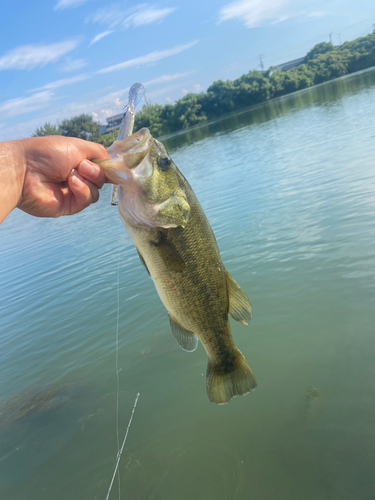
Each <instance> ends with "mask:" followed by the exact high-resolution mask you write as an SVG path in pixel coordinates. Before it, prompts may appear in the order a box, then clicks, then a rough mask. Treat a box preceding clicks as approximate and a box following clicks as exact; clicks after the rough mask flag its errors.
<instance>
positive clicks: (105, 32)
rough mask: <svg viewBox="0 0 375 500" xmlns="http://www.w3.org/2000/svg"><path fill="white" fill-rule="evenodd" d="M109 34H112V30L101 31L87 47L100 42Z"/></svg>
mask: <svg viewBox="0 0 375 500" xmlns="http://www.w3.org/2000/svg"><path fill="white" fill-rule="evenodd" d="M111 33H113V30H107V31H103V32H102V33H99V35H96V36H94V38H93V39H92V40H91V42H90V45H89V47H91V45H93V44H94V43H96V42H99V40H101V39H102V38H104V37H105V36H108V35H110V34H111Z"/></svg>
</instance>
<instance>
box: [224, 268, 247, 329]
mask: <svg viewBox="0 0 375 500" xmlns="http://www.w3.org/2000/svg"><path fill="white" fill-rule="evenodd" d="M225 276H226V278H227V288H228V297H229V311H228V312H229V314H230V315H231V316H232V318H233V319H235V320H236V321H239V322H240V323H242V324H243V325H247V324H248V323H249V321H250V319H251V313H252V307H251V304H250V301H249V299H248V298H247V296H246V294H245V292H244V291H243V290H242V289H241V287H240V286H239V285H238V284H237V283H236V282H235V281H234V279H233V278H232V276H231V275H230V274H229V273H228V271H225Z"/></svg>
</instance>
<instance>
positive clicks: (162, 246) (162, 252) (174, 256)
mask: <svg viewBox="0 0 375 500" xmlns="http://www.w3.org/2000/svg"><path fill="white" fill-rule="evenodd" d="M150 243H151V245H152V246H153V247H154V248H155V251H156V252H157V253H158V254H159V256H160V257H161V259H162V260H163V263H164V265H165V267H166V268H167V269H168V270H170V271H177V272H181V271H182V270H183V268H184V267H185V262H184V260H183V258H182V257H181V255H180V253H179V252H178V250H177V249H176V247H175V246H174V245H173V243H172V242H171V241H170V240H169V239H168V236H167V235H166V234H164V232H163V231H159V232H158V234H157V237H156V238H154V239H153V240H152V241H150Z"/></svg>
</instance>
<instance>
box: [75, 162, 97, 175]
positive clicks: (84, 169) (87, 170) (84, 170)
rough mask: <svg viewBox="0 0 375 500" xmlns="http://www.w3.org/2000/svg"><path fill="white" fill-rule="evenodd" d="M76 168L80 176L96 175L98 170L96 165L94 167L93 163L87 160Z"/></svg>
mask: <svg viewBox="0 0 375 500" xmlns="http://www.w3.org/2000/svg"><path fill="white" fill-rule="evenodd" d="M78 168H79V171H80V172H81V174H84V175H94V174H98V173H99V170H100V169H99V167H98V165H95V163H91V162H90V161H88V160H83V161H82V162H81V164H80V165H79V167H78Z"/></svg>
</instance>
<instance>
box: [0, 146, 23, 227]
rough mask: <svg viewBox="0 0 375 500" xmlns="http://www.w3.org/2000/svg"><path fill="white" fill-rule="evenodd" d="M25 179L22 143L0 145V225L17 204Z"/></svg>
mask: <svg viewBox="0 0 375 500" xmlns="http://www.w3.org/2000/svg"><path fill="white" fill-rule="evenodd" d="M24 177H25V155H24V147H23V141H22V140H19V141H9V142H2V143H0V224H1V222H3V220H4V219H5V217H6V216H7V215H8V214H9V213H10V212H11V211H12V210H13V209H14V208H16V206H17V205H18V203H19V200H20V198H21V196H22V188H23V181H24Z"/></svg>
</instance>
